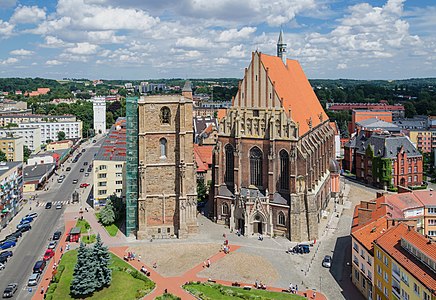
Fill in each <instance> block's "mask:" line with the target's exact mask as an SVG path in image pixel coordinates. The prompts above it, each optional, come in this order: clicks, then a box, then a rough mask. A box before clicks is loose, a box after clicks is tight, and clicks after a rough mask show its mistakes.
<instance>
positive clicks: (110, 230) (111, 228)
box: [95, 213, 118, 236]
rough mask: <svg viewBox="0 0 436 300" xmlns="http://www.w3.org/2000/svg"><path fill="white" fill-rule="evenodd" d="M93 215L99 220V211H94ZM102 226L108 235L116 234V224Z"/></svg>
mask: <svg viewBox="0 0 436 300" xmlns="http://www.w3.org/2000/svg"><path fill="white" fill-rule="evenodd" d="M95 217H96V218H97V220H98V221H99V222H100V213H95ZM100 224H101V223H100ZM102 225H103V224H102ZM103 227H104V228H105V229H106V231H107V233H109V235H110V236H116V235H117V233H118V226H117V225H116V224H111V225H103Z"/></svg>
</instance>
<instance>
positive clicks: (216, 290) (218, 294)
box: [183, 283, 306, 300]
mask: <svg viewBox="0 0 436 300" xmlns="http://www.w3.org/2000/svg"><path fill="white" fill-rule="evenodd" d="M183 288H184V289H185V290H187V291H189V292H191V293H192V294H194V295H195V296H196V297H198V298H200V299H204V300H208V299H213V300H233V299H249V298H248V297H249V296H250V295H255V296H259V297H261V298H259V299H265V300H266V299H271V300H289V299H292V300H300V299H306V298H304V297H302V296H299V295H295V294H288V293H278V292H269V291H264V290H256V289H251V290H244V289H242V288H238V287H228V286H222V285H220V284H213V283H199V284H198V283H190V284H187V285H184V286H183Z"/></svg>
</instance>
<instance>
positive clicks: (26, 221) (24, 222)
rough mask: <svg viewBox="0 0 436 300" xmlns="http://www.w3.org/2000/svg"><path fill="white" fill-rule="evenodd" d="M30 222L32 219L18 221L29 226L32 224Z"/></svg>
mask: <svg viewBox="0 0 436 300" xmlns="http://www.w3.org/2000/svg"><path fill="white" fill-rule="evenodd" d="M32 221H33V219H32V218H23V219H21V221H20V224H23V225H24V224H30V223H32Z"/></svg>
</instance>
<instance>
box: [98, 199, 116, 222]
mask: <svg viewBox="0 0 436 300" xmlns="http://www.w3.org/2000/svg"><path fill="white" fill-rule="evenodd" d="M100 221H101V223H102V224H103V225H110V224H113V223H114V222H115V212H114V207H113V206H112V203H111V202H110V201H109V200H108V201H107V202H106V205H105V206H104V207H103V209H102V210H101V212H100Z"/></svg>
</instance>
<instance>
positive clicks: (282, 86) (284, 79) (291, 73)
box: [259, 53, 328, 135]
mask: <svg viewBox="0 0 436 300" xmlns="http://www.w3.org/2000/svg"><path fill="white" fill-rule="evenodd" d="M259 57H260V60H261V62H262V64H263V65H264V67H265V68H267V69H268V76H269V78H270V80H271V82H273V83H274V88H275V90H276V92H277V94H278V96H279V98H280V99H282V106H283V108H284V109H285V111H286V112H288V111H289V110H290V111H291V115H290V116H289V117H290V118H291V119H292V120H294V121H295V122H297V123H298V124H299V134H300V135H304V134H305V133H306V132H308V131H309V129H310V127H309V122H311V123H312V128H315V127H316V126H318V125H319V124H321V123H322V122H324V121H326V120H327V119H328V117H327V115H326V113H325V112H324V109H323V108H322V106H321V103H320V102H319V100H318V98H317V97H316V95H315V92H314V91H313V89H312V86H311V85H310V83H309V80H307V78H306V75H305V74H304V72H303V69H302V68H301V66H300V63H299V62H298V61H296V60H292V59H288V60H287V61H286V65H285V64H284V63H283V61H282V59H281V58H280V57H278V56H271V55H266V54H263V53H259ZM321 120H322V121H321Z"/></svg>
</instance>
